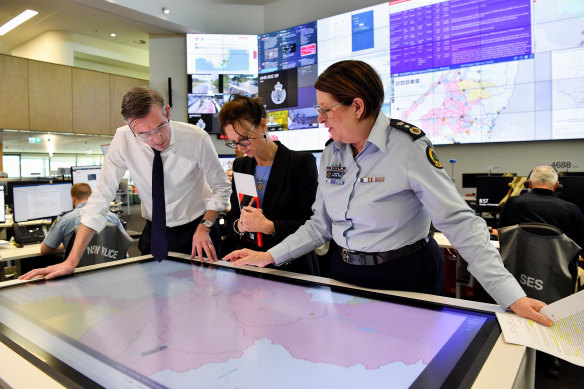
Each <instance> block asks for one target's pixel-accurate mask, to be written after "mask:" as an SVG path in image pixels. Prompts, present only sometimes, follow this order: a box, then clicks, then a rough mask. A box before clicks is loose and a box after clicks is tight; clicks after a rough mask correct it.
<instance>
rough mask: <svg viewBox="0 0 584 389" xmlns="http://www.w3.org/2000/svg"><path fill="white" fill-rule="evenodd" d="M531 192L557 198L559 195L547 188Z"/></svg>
mask: <svg viewBox="0 0 584 389" xmlns="http://www.w3.org/2000/svg"><path fill="white" fill-rule="evenodd" d="M531 191H532V192H533V193H535V194H540V195H546V196H556V197H557V196H558V195H557V194H556V192H554V191H553V190H551V189H545V188H533V189H532V190H531Z"/></svg>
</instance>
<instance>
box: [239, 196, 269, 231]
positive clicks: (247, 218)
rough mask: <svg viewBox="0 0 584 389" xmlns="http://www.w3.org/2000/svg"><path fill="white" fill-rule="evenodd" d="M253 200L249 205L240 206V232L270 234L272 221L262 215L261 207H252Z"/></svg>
mask: <svg viewBox="0 0 584 389" xmlns="http://www.w3.org/2000/svg"><path fill="white" fill-rule="evenodd" d="M253 203H254V200H252V201H251V202H250V203H249V205H246V206H245V207H243V208H241V215H240V217H239V222H238V225H237V227H238V229H239V231H240V232H261V233H264V234H272V233H273V232H274V223H273V222H272V221H270V220H268V219H267V218H266V217H265V216H264V211H263V210H262V209H261V208H255V207H253V206H252V205H253Z"/></svg>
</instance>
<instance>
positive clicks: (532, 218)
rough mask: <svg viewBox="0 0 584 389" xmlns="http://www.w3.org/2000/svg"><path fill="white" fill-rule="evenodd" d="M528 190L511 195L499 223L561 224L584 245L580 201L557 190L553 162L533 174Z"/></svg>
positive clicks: (565, 232)
mask: <svg viewBox="0 0 584 389" xmlns="http://www.w3.org/2000/svg"><path fill="white" fill-rule="evenodd" d="M528 182H529V189H530V191H529V192H528V193H524V194H522V195H520V196H512V197H509V199H508V200H507V203H506V204H505V206H504V207H503V209H502V210H501V216H500V218H499V225H498V226H499V227H507V226H512V225H515V224H521V223H534V222H535V223H546V224H551V225H553V226H556V227H558V228H559V229H560V230H561V231H562V232H563V233H564V234H566V236H568V237H569V238H570V239H572V240H573V241H574V242H575V243H576V244H577V245H578V246H580V247H582V248H584V215H582V211H580V208H578V206H577V205H575V204H572V203H570V202H568V201H565V200H562V199H560V198H559V197H558V195H557V194H556V191H557V189H558V185H559V181H558V172H557V171H556V170H555V169H554V168H553V167H551V166H546V165H544V166H538V167H536V168H535V169H534V170H533V171H532V172H531V174H530V175H529V181H528Z"/></svg>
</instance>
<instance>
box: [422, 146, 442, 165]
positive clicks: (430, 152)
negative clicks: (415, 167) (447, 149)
mask: <svg viewBox="0 0 584 389" xmlns="http://www.w3.org/2000/svg"><path fill="white" fill-rule="evenodd" d="M426 157H428V161H430V163H431V164H432V166H434V167H435V168H438V169H444V166H442V163H441V162H440V160H439V159H438V156H437V155H436V153H435V152H434V149H433V148H432V147H431V146H428V147H426Z"/></svg>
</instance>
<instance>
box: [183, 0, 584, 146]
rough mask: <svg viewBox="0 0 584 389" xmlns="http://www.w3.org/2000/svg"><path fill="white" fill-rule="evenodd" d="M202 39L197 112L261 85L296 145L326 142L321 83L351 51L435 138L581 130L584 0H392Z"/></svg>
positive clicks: (194, 61) (280, 128) (559, 134)
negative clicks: (254, 32) (261, 30)
mask: <svg viewBox="0 0 584 389" xmlns="http://www.w3.org/2000/svg"><path fill="white" fill-rule="evenodd" d="M200 37H202V35H187V62H188V63H187V69H188V70H187V72H188V73H189V88H191V89H190V90H189V116H191V115H202V114H210V115H211V116H210V118H211V119H212V117H213V113H214V112H216V111H217V110H218V109H220V106H221V104H222V101H224V99H225V98H227V97H228V95H229V94H230V93H235V92H237V93H245V94H250V95H253V94H255V93H257V94H259V96H260V97H261V98H262V101H263V102H264V104H265V105H266V109H267V110H268V115H269V121H268V126H269V129H270V130H271V134H272V136H273V137H274V138H277V139H279V140H281V141H282V142H284V143H285V144H286V145H288V146H289V147H291V148H293V149H297V150H318V149H322V148H323V147H324V143H325V142H326V140H327V139H328V138H329V135H328V132H327V130H326V129H325V128H322V127H319V125H318V123H317V120H316V119H317V116H316V112H315V111H314V109H313V106H314V105H315V104H316V96H315V90H314V88H313V86H312V85H313V84H314V82H315V80H316V78H317V77H318V75H319V74H320V73H321V72H322V71H324V69H326V68H327V67H328V66H329V65H330V64H332V63H334V62H337V61H339V60H343V59H359V60H362V61H365V62H367V63H369V64H371V65H372V66H373V67H374V68H375V69H376V70H377V71H378V72H379V74H380V76H381V78H382V80H383V83H384V86H385V102H384V105H383V112H385V113H386V114H387V115H388V116H390V117H393V118H399V119H402V120H404V121H407V122H410V123H413V124H415V125H417V126H419V127H420V128H422V129H423V130H424V131H425V132H426V134H428V136H429V137H430V138H431V139H432V141H433V142H434V144H451V143H489V142H510V141H534V140H553V139H581V138H584V60H583V58H584V1H569V0H545V1H533V0H394V1H390V2H385V3H382V4H379V5H376V6H372V7H367V8H363V9H359V10H355V11H352V12H347V13H344V14H340V15H336V16H332V17H329V18H325V19H319V20H317V21H315V22H311V23H306V24H303V25H300V26H295V27H291V28H286V29H283V30H280V31H274V32H271V33H267V34H262V35H259V36H257V39H254V37H255V36H244V37H245V38H242V37H240V36H233V35H210V36H209V35H206V37H209V38H206V39H208V42H209V41H210V42H211V43H209V44H208V45H207V46H206V48H205V49H203V48H202V47H201V44H200ZM203 37H205V36H203ZM220 40H222V42H223V43H222V44H221V45H219V44H218V43H217V42H218V41H220ZM197 41H198V42H199V43H198V44H197ZM226 41H227V42H228V43H225V42H226ZM226 79H227V80H228V81H225V80H226ZM232 79H235V81H229V80H232ZM209 85H213V88H209V87H207V86H209ZM215 85H217V86H216V87H215ZM240 85H241V87H239V88H238V86H240ZM233 87H234V88H233ZM205 110H206V111H205ZM202 111H205V112H202ZM210 111H213V112H210ZM195 119H196V120H195ZM190 120H192V121H193V122H197V121H199V117H196V116H193V117H192V119H190ZM210 125H211V132H212V131H215V129H217V130H218V125H217V123H212V120H211V121H210Z"/></svg>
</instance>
